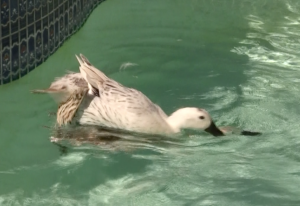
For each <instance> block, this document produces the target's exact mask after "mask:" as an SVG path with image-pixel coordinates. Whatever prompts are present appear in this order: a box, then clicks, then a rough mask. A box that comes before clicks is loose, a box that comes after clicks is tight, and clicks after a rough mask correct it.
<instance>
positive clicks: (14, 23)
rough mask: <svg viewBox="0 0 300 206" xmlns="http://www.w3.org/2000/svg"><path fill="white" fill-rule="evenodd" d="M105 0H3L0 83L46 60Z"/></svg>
mask: <svg viewBox="0 0 300 206" xmlns="http://www.w3.org/2000/svg"><path fill="white" fill-rule="evenodd" d="M102 1H103V0H0V6H1V10H0V11H1V18H0V19H1V22H0V27H1V28H0V36H1V42H0V43H1V44H0V45H1V48H0V49H1V53H0V84H4V83H8V82H11V81H13V80H16V79H18V78H20V77H22V76H24V75H26V74H27V73H28V72H29V71H31V70H32V69H34V68H35V67H36V66H38V65H40V64H41V63H42V62H44V61H45V60H46V59H47V58H48V56H49V55H50V54H52V53H53V52H55V51H56V50H57V49H58V48H59V47H60V46H61V45H62V44H63V42H64V41H65V40H66V39H67V38H69V37H70V35H71V34H73V33H74V32H75V31H77V30H78V28H80V26H81V25H82V24H83V22H84V21H85V20H86V18H87V17H88V16H89V14H90V12H91V10H92V8H94V7H95V6H96V5H98V4H99V3H100V2H102Z"/></svg>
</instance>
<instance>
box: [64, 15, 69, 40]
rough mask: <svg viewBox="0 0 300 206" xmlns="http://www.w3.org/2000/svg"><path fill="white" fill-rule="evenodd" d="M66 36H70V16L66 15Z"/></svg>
mask: <svg viewBox="0 0 300 206" xmlns="http://www.w3.org/2000/svg"><path fill="white" fill-rule="evenodd" d="M65 36H69V14H68V13H65Z"/></svg>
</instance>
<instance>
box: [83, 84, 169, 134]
mask: <svg viewBox="0 0 300 206" xmlns="http://www.w3.org/2000/svg"><path fill="white" fill-rule="evenodd" d="M166 118H167V115H166V114H165V113H164V112H163V111H162V110H161V109H160V108H159V107H158V106H157V105H155V104H153V103H152V102H151V100H149V99H148V98H147V97H146V96H145V95H144V94H142V93H141V92H139V91H137V90H135V89H132V88H127V87H124V86H123V85H121V84H119V83H118V82H115V81H114V80H111V79H109V80H107V81H105V82H104V83H103V85H102V88H101V90H99V96H94V95H90V94H87V96H86V98H85V99H84V101H83V102H82V104H81V106H80V108H79V110H78V114H77V121H78V123H79V124H82V125H85V124H86V125H101V126H105V127H111V128H117V129H123V130H130V131H134V132H141V133H158V134H165V133H172V130H171V128H170V126H169V125H168V123H167V122H166Z"/></svg>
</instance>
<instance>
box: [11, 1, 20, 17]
mask: <svg viewBox="0 0 300 206" xmlns="http://www.w3.org/2000/svg"><path fill="white" fill-rule="evenodd" d="M9 2H10V20H11V21H12V22H15V21H17V20H18V18H19V16H20V15H19V5H18V1H9Z"/></svg>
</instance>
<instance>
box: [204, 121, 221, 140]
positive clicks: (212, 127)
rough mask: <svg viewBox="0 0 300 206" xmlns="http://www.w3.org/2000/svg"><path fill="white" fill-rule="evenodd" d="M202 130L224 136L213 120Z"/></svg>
mask: <svg viewBox="0 0 300 206" xmlns="http://www.w3.org/2000/svg"><path fill="white" fill-rule="evenodd" d="M204 131H205V132H208V133H210V134H212V135H213V136H215V137H219V136H224V133H223V132H222V131H221V130H220V129H219V128H218V127H217V126H216V125H215V123H214V122H213V121H212V122H211V124H210V125H209V127H208V128H207V129H205V130H204Z"/></svg>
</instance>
